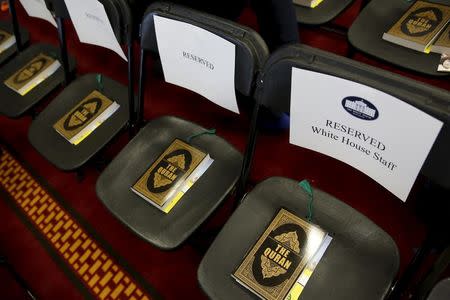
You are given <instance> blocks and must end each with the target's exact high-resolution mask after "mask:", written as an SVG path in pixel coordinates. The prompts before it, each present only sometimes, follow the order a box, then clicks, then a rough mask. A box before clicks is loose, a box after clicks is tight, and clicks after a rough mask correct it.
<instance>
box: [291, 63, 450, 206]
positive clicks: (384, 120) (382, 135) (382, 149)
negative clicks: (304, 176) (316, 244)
mask: <svg viewBox="0 0 450 300" xmlns="http://www.w3.org/2000/svg"><path fill="white" fill-rule="evenodd" d="M442 125H443V124H442V122H441V121H439V120H437V119H435V118H433V117H431V116H429V115H427V114H426V113H424V112H422V111H420V110H418V109H416V108H415V107H413V106H411V105H409V104H407V103H405V102H403V101H401V100H399V99H397V98H395V97H393V96H390V95H388V94H386V93H384V92H381V91H379V90H376V89H374V88H371V87H368V86H365V85H362V84H359V83H355V82H352V81H349V80H345V79H341V78H337V77H333V76H329V75H325V74H321V73H317V72H312V71H307V70H300V69H297V68H293V69H292V89H291V130H290V142H291V143H292V144H295V145H298V146H301V147H305V148H308V149H311V150H314V151H317V152H320V153H323V154H326V155H329V156H331V157H334V158H336V159H338V160H341V161H343V162H345V163H347V164H349V165H351V166H353V167H355V168H356V169H358V170H360V171H362V172H364V173H365V174H367V175H368V176H370V177H371V178H373V179H374V180H376V181H377V182H378V183H380V184H381V185H382V186H384V187H385V188H386V189H388V190H389V191H391V192H392V193H393V194H394V195H396V196H397V197H398V198H400V199H401V200H403V201H406V198H407V197H408V195H409V192H410V191H411V188H412V186H413V184H414V182H415V180H416V178H417V175H418V174H419V172H420V169H421V167H422V165H423V163H424V162H425V159H426V157H427V155H428V153H429V151H430V150H431V147H432V145H433V143H434V141H435V139H436V137H437V135H438V134H439V131H440V130H441V128H442ZM324 171H325V170H324Z"/></svg>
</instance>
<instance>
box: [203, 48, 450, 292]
mask: <svg viewBox="0 0 450 300" xmlns="http://www.w3.org/2000/svg"><path fill="white" fill-rule="evenodd" d="M293 68H299V69H306V70H310V71H314V72H319V73H324V74H328V75H332V76H336V77H339V78H344V79H347V80H351V81H354V82H358V83H360V84H364V85H367V86H369V87H372V88H376V89H378V90H380V91H383V92H385V93H389V94H391V95H393V96H395V97H398V98H399V99H400V100H401V101H404V102H406V103H409V104H411V105H413V106H415V107H416V108H418V109H420V110H423V111H425V112H427V113H429V114H431V115H432V116H434V117H435V118H438V119H440V120H441V121H443V122H444V124H445V125H444V128H443V129H442V130H441V132H440V134H439V136H438V138H437V140H436V142H435V144H434V146H433V148H432V150H431V152H430V154H429V156H428V158H427V160H426V162H425V164H424V166H423V168H422V170H421V173H422V174H423V175H425V176H426V177H428V178H430V180H432V181H433V182H436V183H438V184H440V185H441V186H444V187H447V188H448V187H449V185H450V176H449V172H450V168H449V165H448V164H449V161H448V159H447V153H448V152H447V151H449V146H450V145H449V139H448V136H449V127H448V120H449V114H448V110H447V108H446V105H447V104H448V103H449V100H450V94H449V93H448V92H447V91H444V90H440V89H437V88H434V87H431V86H427V85H424V84H421V83H418V82H415V81H412V80H409V79H406V78H403V77H400V76H398V75H394V74H391V73H388V72H385V71H382V70H378V69H375V68H372V67H369V66H366V65H363V64H361V63H357V62H354V61H351V60H349V59H347V58H344V57H340V56H337V55H334V54H331V53H328V52H324V51H321V50H318V49H314V48H310V47H307V46H303V45H290V46H288V47H285V48H283V49H280V50H279V51H277V52H275V53H274V54H272V55H271V56H270V58H269V60H268V61H267V63H266V64H265V67H264V69H263V71H262V73H261V76H260V77H259V79H258V87H257V88H256V95H258V98H257V99H256V101H257V103H258V104H259V105H261V106H265V107H266V108H268V109H270V110H272V111H276V112H285V113H289V112H290V103H291V74H292V69H293ZM318 86H321V85H320V84H319V83H318ZM430 97H431V98H432V99H433V101H429V100H430ZM291 121H292V120H291ZM255 143H256V142H255V139H254V140H253V141H250V144H253V145H255ZM250 148H252V147H250ZM257 149H258V147H257V143H256V151H257ZM251 151H252V150H250V154H248V156H249V157H250V159H248V160H251V157H252V155H253V153H252V152H251ZM248 168H249V170H251V164H249V167H248ZM248 173H249V171H247V172H246V174H245V176H244V177H247V176H248ZM243 180H244V181H245V178H244V179H243ZM314 195H315V196H314V215H315V217H314V219H313V223H316V224H317V225H318V226H320V227H322V228H324V229H325V230H326V231H328V232H329V233H331V235H332V236H333V240H332V242H331V244H330V248H329V249H327V251H326V253H325V255H324V257H323V258H322V260H321V261H320V263H319V265H318V267H317V268H316V270H315V272H314V274H313V276H312V277H311V278H310V280H309V281H308V283H307V285H306V287H305V289H304V290H303V292H302V295H301V299H314V300H317V299H343V300H344V299H384V298H385V297H386V296H387V295H388V293H389V292H390V290H391V285H392V283H393V281H394V279H395V277H396V274H397V271H398V266H399V254H398V249H397V246H396V244H395V242H394V241H393V239H392V238H391V237H390V236H389V235H388V234H387V233H386V232H384V231H383V230H382V229H381V228H380V227H379V226H378V225H376V224H374V223H373V222H371V221H370V220H369V219H368V218H366V217H365V216H363V215H362V214H360V213H359V212H357V211H356V210H355V209H353V208H351V207H349V206H348V205H346V204H344V203H343V202H341V201H340V200H339V199H336V198H334V197H333V196H331V195H328V194H326V193H325V192H323V191H320V190H319V189H314ZM426 200H427V201H428V200H429V199H426ZM307 207H308V197H307V195H306V194H305V192H304V191H303V190H302V189H301V188H300V187H299V186H298V182H296V181H294V180H292V179H287V178H279V177H275V178H269V179H267V180H265V181H264V182H262V183H260V184H258V185H257V186H256V187H255V188H254V189H253V190H252V191H250V192H249V193H248V195H247V196H246V197H245V198H244V199H243V201H242V203H241V204H240V206H239V207H237V209H236V211H235V212H234V213H233V215H232V216H231V218H230V219H229V220H228V221H227V223H226V224H225V226H224V227H223V229H222V231H221V232H220V233H219V235H218V236H217V238H216V239H215V241H214V242H213V244H212V245H211V247H210V248H209V250H208V251H207V253H206V254H205V256H204V258H203V260H202V262H201V264H200V266H199V269H198V280H199V282H200V285H201V287H202V288H203V290H204V291H205V292H206V294H207V295H208V296H209V297H210V298H212V299H253V298H254V296H253V294H252V293H251V292H249V291H247V290H246V289H245V288H243V287H242V286H240V284H239V283H237V282H236V281H235V280H234V279H232V278H231V274H232V272H233V271H234V270H235V269H236V268H237V267H238V265H239V264H240V263H241V261H242V259H243V258H244V256H245V254H246V252H247V251H248V250H249V249H250V248H251V246H252V245H253V244H254V243H255V241H256V240H257V239H258V237H259V236H260V235H261V233H262V232H263V231H264V229H265V228H266V227H267V225H268V224H269V223H270V221H271V219H272V218H273V217H274V215H275V214H276V212H277V211H278V210H279V209H281V208H285V209H287V210H290V211H291V212H293V213H294V214H297V215H298V216H299V217H301V218H306V215H307V213H306V212H307Z"/></svg>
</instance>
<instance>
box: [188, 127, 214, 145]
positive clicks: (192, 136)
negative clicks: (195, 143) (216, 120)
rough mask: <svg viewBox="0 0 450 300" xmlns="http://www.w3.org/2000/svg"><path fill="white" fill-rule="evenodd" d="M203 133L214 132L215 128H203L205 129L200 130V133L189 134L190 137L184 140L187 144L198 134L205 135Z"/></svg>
mask: <svg viewBox="0 0 450 300" xmlns="http://www.w3.org/2000/svg"><path fill="white" fill-rule="evenodd" d="M205 134H216V129H215V128H211V129H207V130H205V131H202V132H200V133H197V134H194V135H191V136H190V137H188V138H187V139H186V141H187V142H188V144H190V143H191V141H192V139H195V138H196V137H199V136H201V135H205Z"/></svg>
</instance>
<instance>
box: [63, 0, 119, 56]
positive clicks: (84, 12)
mask: <svg viewBox="0 0 450 300" xmlns="http://www.w3.org/2000/svg"><path fill="white" fill-rule="evenodd" d="M64 1H65V2H66V6H67V10H68V11H69V15H70V18H71V19H72V23H73V26H74V27H75V30H76V32H77V35H78V38H79V39H80V41H81V42H82V43H86V44H92V45H97V46H100V47H104V48H108V49H111V50H112V51H114V52H116V53H117V54H118V55H119V56H120V57H122V58H123V59H124V60H125V61H128V60H127V57H126V56H125V53H124V52H123V49H122V48H121V47H120V44H119V42H118V41H117V38H116V36H115V35H114V31H113V29H112V26H111V23H110V22H109V19H108V15H107V14H106V11H105V8H104V7H103V4H101V3H100V2H98V1H97V0H64Z"/></svg>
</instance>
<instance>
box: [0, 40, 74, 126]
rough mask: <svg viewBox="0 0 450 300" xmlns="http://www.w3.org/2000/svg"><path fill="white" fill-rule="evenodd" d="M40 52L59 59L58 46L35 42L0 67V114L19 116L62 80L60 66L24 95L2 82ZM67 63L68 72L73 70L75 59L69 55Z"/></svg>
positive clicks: (62, 73) (62, 74) (62, 75)
mask: <svg viewBox="0 0 450 300" xmlns="http://www.w3.org/2000/svg"><path fill="white" fill-rule="evenodd" d="M40 53H44V54H50V55H55V56H57V57H58V58H59V59H60V50H59V48H58V47H55V46H52V45H47V44H35V45H32V46H30V47H28V48H27V49H25V50H24V51H23V52H21V53H19V54H18V55H17V56H16V57H14V58H13V59H12V60H11V61H9V62H8V63H7V64H6V65H4V66H3V67H2V68H1V69H0V114H3V115H6V116H7V117H10V118H17V117H20V116H21V115H23V114H24V113H25V112H26V111H27V110H29V109H30V108H32V107H33V106H34V105H36V104H37V103H38V102H39V101H41V100H42V99H43V98H44V97H45V96H47V95H48V94H49V93H50V92H51V91H53V90H54V89H55V88H56V87H58V86H59V85H60V84H62V83H63V82H64V70H63V68H62V66H61V67H60V68H59V69H58V70H57V71H56V72H55V73H53V74H52V75H51V76H50V77H48V78H47V79H45V80H44V81H43V82H41V83H40V84H39V85H37V86H36V87H35V88H33V89H32V90H31V91H30V92H28V93H27V94H26V95H24V96H21V95H19V94H18V93H16V92H14V91H13V90H12V89H10V88H9V87H7V86H6V85H5V83H4V82H5V81H6V80H7V79H8V78H9V77H10V76H11V75H13V74H14V73H15V72H17V70H19V69H20V68H22V67H23V66H25V65H26V64H27V63H28V62H29V61H31V60H32V59H33V58H34V57H36V56H37V55H39V54H40ZM60 62H61V60H60ZM69 65H70V67H69V69H70V72H73V71H74V69H75V60H74V58H73V57H69Z"/></svg>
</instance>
